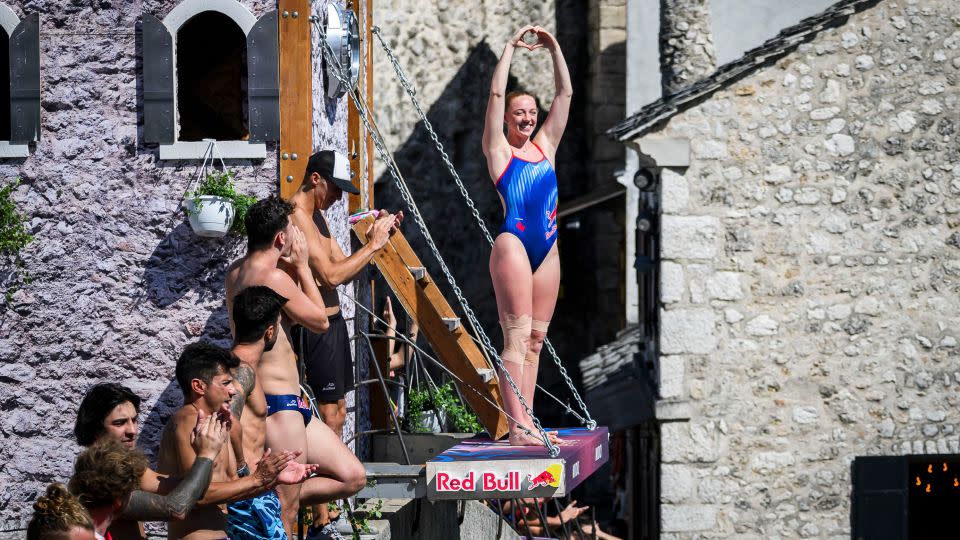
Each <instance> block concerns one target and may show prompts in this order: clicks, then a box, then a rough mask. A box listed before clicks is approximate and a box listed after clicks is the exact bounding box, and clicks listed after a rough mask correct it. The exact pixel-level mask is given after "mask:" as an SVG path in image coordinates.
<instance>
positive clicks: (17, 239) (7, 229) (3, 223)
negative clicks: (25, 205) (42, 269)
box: [0, 178, 33, 302]
mask: <svg viewBox="0 0 960 540" xmlns="http://www.w3.org/2000/svg"><path fill="white" fill-rule="evenodd" d="M19 185H20V179H19V178H18V179H16V180H14V181H13V182H10V183H8V184H5V185H4V186H2V187H0V255H3V256H4V259H7V258H8V257H9V260H12V261H13V265H14V268H13V272H12V277H11V278H10V279H9V280H8V281H7V282H6V283H3V284H0V285H2V286H3V287H5V288H6V291H5V292H4V297H5V298H6V300H7V302H9V301H10V298H11V297H12V296H13V293H15V292H16V291H17V289H19V288H20V285H21V284H22V283H30V276H29V275H28V274H27V273H26V271H25V270H24V267H23V259H22V258H21V256H20V251H21V250H22V249H23V248H25V247H26V246H27V244H29V243H30V242H33V235H31V234H30V233H28V232H27V226H26V224H25V222H26V219H27V218H26V216H24V215H23V214H21V213H20V212H18V211H17V205H16V203H15V202H14V200H13V197H12V195H13V190H14V189H16V187H17V186H19Z"/></svg>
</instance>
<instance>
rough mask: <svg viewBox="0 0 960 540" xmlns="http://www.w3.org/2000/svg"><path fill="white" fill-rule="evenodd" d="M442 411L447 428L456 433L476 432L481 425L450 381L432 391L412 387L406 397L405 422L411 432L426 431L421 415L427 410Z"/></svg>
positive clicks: (481, 427) (479, 429)
mask: <svg viewBox="0 0 960 540" xmlns="http://www.w3.org/2000/svg"><path fill="white" fill-rule="evenodd" d="M431 409H432V410H435V411H438V412H440V411H442V412H443V413H444V414H445V415H446V418H447V422H446V423H447V429H450V428H451V427H452V428H453V429H454V430H456V432H457V433H478V432H480V431H483V426H481V425H480V422H478V421H477V417H476V416H475V415H474V414H473V413H472V412H470V409H468V408H467V407H466V406H465V405H464V404H463V403H461V402H460V398H459V396H458V395H457V392H456V390H455V389H454V387H453V383H452V382H448V383H447V384H445V385H443V386H441V387H439V388H437V389H436V391H434V392H430V391H428V390H417V389H412V390H411V391H410V394H409V397H408V398H407V422H408V423H409V426H410V431H412V432H413V433H427V432H428V431H429V430H428V429H427V428H426V427H425V426H424V425H423V415H424V413H425V412H426V411H428V410H431Z"/></svg>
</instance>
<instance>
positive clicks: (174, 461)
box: [157, 341, 315, 540]
mask: <svg viewBox="0 0 960 540" xmlns="http://www.w3.org/2000/svg"><path fill="white" fill-rule="evenodd" d="M239 363H240V361H239V360H238V359H237V357H235V356H234V355H233V353H231V352H230V351H229V350H227V349H224V348H221V347H218V346H216V345H213V344H210V343H205V342H202V341H201V342H197V343H192V344H190V345H187V347H185V348H184V350H183V353H182V354H181V355H180V358H179V359H178V360H177V367H176V378H177V384H179V385H180V388H181V390H183V396H184V398H183V399H184V406H183V407H182V408H181V409H179V410H178V411H176V412H175V413H173V415H172V416H171V417H170V420H168V421H167V424H166V425H165V426H164V429H163V435H162V436H161V439H160V451H159V454H158V459H157V461H158V469H159V471H160V472H161V473H166V474H173V475H175V474H182V473H183V472H184V471H186V470H188V469H190V467H192V466H193V463H194V461H195V460H196V459H197V458H198V455H197V452H196V451H195V450H194V449H193V448H192V447H191V445H190V440H191V439H192V438H193V425H194V424H195V423H196V418H197V417H198V416H199V417H205V416H216V417H219V418H225V419H228V422H227V428H228V429H231V428H232V426H231V425H230V424H231V422H230V421H229V419H230V417H231V414H230V410H229V404H230V401H231V399H232V398H233V396H234V395H235V394H236V393H237V388H236V386H235V385H234V381H233V375H232V372H231V370H232V369H234V368H236V367H237V366H238V364H239ZM301 453H302V452H301V451H294V452H289V451H287V452H283V453H281V454H280V458H281V465H280V468H279V470H273V471H270V470H267V468H266V467H264V461H266V459H263V460H261V461H260V463H258V466H257V470H256V471H255V474H253V475H249V476H246V477H244V478H238V475H237V471H236V459H235V457H234V454H233V448H232V447H231V445H229V444H226V445H224V447H223V448H222V449H221V450H220V452H218V453H217V454H216V457H215V458H214V460H213V475H212V476H213V477H212V480H213V481H214V482H225V483H227V485H228V486H230V487H233V488H238V487H239V488H241V489H239V490H237V489H235V490H234V492H235V496H232V497H229V498H226V499H224V498H220V499H218V500H217V501H216V502H217V503H230V502H235V501H239V500H244V499H249V498H251V497H255V496H257V495H260V494H262V493H265V492H267V491H269V490H271V489H273V488H274V487H276V485H277V484H279V483H284V484H299V483H301V482H303V481H304V480H306V478H307V476H309V475H310V473H312V472H313V470H314V469H315V467H312V466H309V465H308V466H304V465H303V464H300V463H296V462H294V461H293V460H294V459H296V458H297V457H298V456H299V455H300V454H301ZM268 457H269V456H268V454H267V453H265V454H264V458H268ZM264 480H267V481H264ZM209 496H210V494H209V493H208V494H207V497H209ZM224 510H225V509H223V508H220V507H219V506H217V505H213V504H208V505H207V506H198V507H197V508H195V509H194V510H193V511H192V512H190V513H189V514H188V515H187V516H186V518H185V519H184V520H183V521H179V522H173V521H171V522H168V523H167V526H168V530H169V534H170V536H171V537H172V538H186V539H188V540H212V539H220V538H224V537H226V536H227V534H226V528H227V523H226V512H225V511H224Z"/></svg>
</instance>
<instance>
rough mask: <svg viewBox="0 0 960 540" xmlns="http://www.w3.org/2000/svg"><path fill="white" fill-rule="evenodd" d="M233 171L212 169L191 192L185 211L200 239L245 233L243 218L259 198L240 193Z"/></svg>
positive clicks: (188, 194)
mask: <svg viewBox="0 0 960 540" xmlns="http://www.w3.org/2000/svg"><path fill="white" fill-rule="evenodd" d="M234 174H235V173H234V172H233V171H231V170H228V169H224V170H222V171H218V170H210V171H209V172H207V175H206V177H205V178H204V179H203V180H201V181H200V183H199V184H197V186H196V188H195V189H194V190H193V191H188V192H187V194H186V200H185V201H184V209H185V210H186V212H187V218H188V219H189V221H190V227H191V228H192V229H193V232H195V233H196V234H197V236H205V237H211V238H217V237H221V236H224V235H226V234H227V233H228V232H230V233H234V234H237V235H243V234H246V228H245V227H244V225H243V218H244V216H246V215H247V209H249V208H250V206H251V205H253V203H255V202H257V199H256V197H252V196H250V195H244V194H242V193H237V190H236V186H234V184H233V179H234Z"/></svg>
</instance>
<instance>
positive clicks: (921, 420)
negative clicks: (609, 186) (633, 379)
mask: <svg viewBox="0 0 960 540" xmlns="http://www.w3.org/2000/svg"><path fill="white" fill-rule="evenodd" d="M958 24H960V19H958V18H957V12H956V7H955V4H954V2H953V1H952V0H925V1H923V2H919V1H916V0H907V1H904V2H896V1H892V0H888V1H884V2H881V3H880V4H878V5H877V6H876V7H874V8H871V9H869V10H867V11H865V12H863V13H860V14H857V15H854V16H852V17H851V18H850V19H849V20H848V21H847V22H846V23H845V24H843V25H842V26H840V27H838V28H834V29H830V30H826V31H824V32H823V33H821V34H820V35H819V36H818V37H816V38H815V39H814V40H813V41H812V42H810V43H808V44H804V45H802V46H800V48H799V49H798V50H797V51H795V52H793V53H791V54H789V55H788V56H787V57H785V58H784V59H782V60H780V61H778V62H777V63H776V64H775V65H770V66H766V67H762V68H760V69H759V70H758V71H757V72H756V73H755V74H753V75H751V76H749V77H747V78H745V79H743V80H741V81H739V82H738V83H736V84H735V85H733V87H730V88H726V89H723V90H720V91H718V92H716V93H715V94H713V95H712V96H711V97H710V98H708V99H707V100H705V101H704V102H703V103H701V104H699V105H698V106H696V107H694V108H692V109H690V110H687V111H686V112H683V113H681V114H678V115H676V116H675V117H673V118H672V119H671V120H670V121H669V122H668V123H667V124H666V125H665V126H664V127H663V128H662V129H661V130H660V131H658V132H657V133H652V134H649V135H648V137H659V136H667V137H684V138H687V139H689V140H690V141H691V144H692V162H691V165H690V166H689V168H686V169H684V170H666V171H664V174H663V184H662V193H661V195H662V211H663V216H662V230H661V235H662V246H663V248H662V253H661V255H662V259H663V262H662V266H661V270H662V283H661V301H662V303H663V310H662V313H661V324H662V328H661V344H660V346H661V354H662V356H661V381H660V385H661V386H660V391H661V395H662V398H663V399H662V401H661V402H660V403H659V404H658V409H659V411H660V417H661V420H662V421H663V422H664V423H663V424H662V450H663V454H662V456H663V464H662V506H661V511H662V520H661V524H662V531H663V536H662V537H663V538H665V539H693V538H721V537H722V538H739V539H744V540H746V539H751V540H753V539H756V540H759V539H768V538H830V539H837V540H839V539H842V538H849V534H850V532H849V526H850V525H849V523H850V517H849V515H850V490H851V485H850V463H851V461H852V460H853V458H854V457H855V456H858V455H873V454H896V455H901V454H911V453H958V452H960V446H958V442H960V440H958V435H960V434H958V432H957V428H958V424H960V414H958V412H957V408H956V404H957V402H958V400H960V383H958V381H960V378H958V373H960V359H958V345H957V339H958V335H957V330H956V329H957V327H958V323H960V319H958V316H957V312H958V308H960V296H958V292H957V291H958V285H960V278H958V276H960V270H958V268H960V251H958V247H960V241H958V238H960V235H958V234H957V233H956V232H955V228H956V226H957V225H958V224H960V218H958V212H960V204H958V202H957V195H958V194H960V143H958V137H957V123H958V118H957V114H956V111H957V106H958V99H960V88H958V83H960V31H958Z"/></svg>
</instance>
